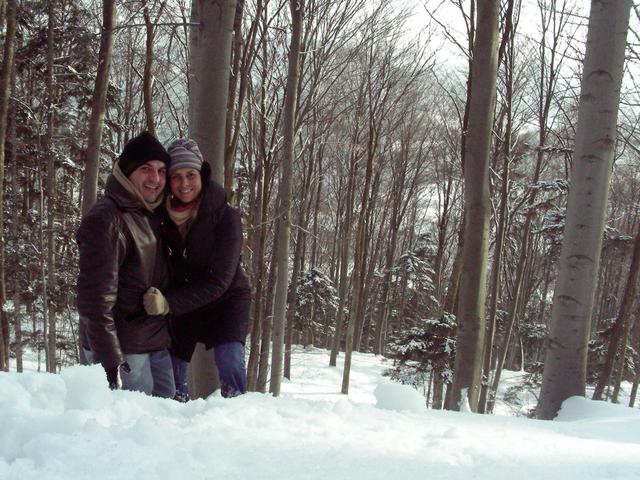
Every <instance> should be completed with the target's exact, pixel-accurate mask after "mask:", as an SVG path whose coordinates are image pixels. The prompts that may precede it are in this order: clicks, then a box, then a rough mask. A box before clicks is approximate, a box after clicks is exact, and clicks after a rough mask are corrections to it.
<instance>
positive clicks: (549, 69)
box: [0, 0, 640, 418]
mask: <svg viewBox="0 0 640 480" xmlns="http://www.w3.org/2000/svg"><path fill="white" fill-rule="evenodd" d="M596 4H597V5H596ZM639 20H640V5H633V4H632V2H631V1H627V0H625V1H620V2H596V1H594V2H593V4H592V5H591V8H590V5H589V2H584V1H572V0H479V1H475V0H424V1H421V2H403V1H400V0H397V1H392V2H390V1H386V0H290V1H287V0H219V1H217V2H205V1H202V0H193V2H191V1H187V0H122V1H119V2H116V1H115V0H103V1H101V2H98V1H95V0H83V1H73V0H47V1H45V0H4V1H2V2H1V10H0V25H1V26H2V38H1V44H2V45H3V47H2V48H3V56H2V73H1V76H0V145H3V148H0V186H1V188H0V207H1V208H0V238H2V248H1V249H0V306H2V308H1V312H0V313H1V315H0V322H1V328H0V370H5V371H9V369H10V365H15V368H14V370H15V371H18V372H21V371H22V369H23V358H24V355H25V354H26V352H33V353H34V354H37V359H38V367H39V368H40V365H41V368H42V370H43V371H47V372H52V373H55V372H59V371H60V369H61V368H62V367H64V366H68V365H73V364H77V363H79V362H80V361H81V358H80V352H79V349H78V332H77V331H78V313H77V310H76V292H75V288H76V287H75V286H76V279H77V276H78V251H77V246H76V243H75V232H76V230H77V229H78V226H79V224H80V221H81V219H82V215H83V213H86V211H87V210H88V209H89V208H90V207H91V205H92V204H93V203H94V202H95V200H96V197H97V196H100V194H101V192H102V190H103V188H104V181H105V179H106V176H107V175H108V174H109V173H110V172H111V169H112V166H113V162H114V161H115V159H116V158H117V156H118V154H119V152H121V151H122V148H123V146H124V144H125V143H126V142H127V140H129V139H130V138H132V137H134V136H135V135H137V134H138V133H140V132H141V131H144V130H148V131H150V132H152V133H153V134H154V135H156V136H157V137H158V139H160V141H161V142H162V143H163V144H168V143H169V142H170V141H172V140H174V139H176V138H184V137H191V138H194V139H196V140H197V141H198V143H199V144H200V145H201V148H202V151H203V153H205V159H206V160H207V161H208V162H209V163H210V164H211V166H212V170H213V173H214V177H215V178H216V180H217V181H218V182H219V183H221V184H222V185H223V186H224V188H225V189H226V191H227V195H228V198H229V199H230V202H231V204H232V205H234V206H235V207H237V208H238V209H239V210H240V211H241V213H242V218H243V228H244V233H245V242H244V247H243V265H244V269H245V272H246V273H247V274H248V276H249V278H250V281H251V285H252V289H253V304H252V307H251V322H252V323H251V328H250V336H249V337H248V338H247V343H246V352H247V371H248V376H249V388H250V390H252V391H258V392H267V391H270V392H271V393H273V394H274V395H276V396H277V395H278V394H279V389H280V385H279V383H280V381H281V378H282V377H286V378H290V376H291V351H292V345H303V346H315V347H317V348H323V349H327V350H330V352H331V354H330V362H331V364H332V365H334V366H335V365H336V358H337V357H338V356H342V355H344V359H345V363H344V373H343V381H342V392H343V393H345V394H347V393H348V392H349V365H350V358H351V354H352V352H353V351H357V352H369V353H374V354H376V355H382V356H385V357H388V358H390V359H392V360H393V367H392V368H390V370H389V372H388V373H389V375H390V376H391V378H392V379H394V380H397V381H400V382H402V383H405V384H409V385H412V386H414V387H416V388H418V389H419V390H420V391H424V392H425V396H426V398H425V402H426V405H427V406H428V407H429V408H433V409H442V408H447V409H452V410H459V409H460V405H461V403H460V401H461V399H462V400H464V398H462V397H464V396H465V395H468V398H467V400H468V401H469V404H470V408H471V410H472V411H477V412H482V413H491V412H492V411H493V406H494V402H495V394H496V391H497V389H498V387H499V385H500V382H501V376H502V372H503V371H504V370H523V371H525V372H526V373H527V377H528V379H529V382H531V384H533V385H536V386H537V387H538V388H539V387H540V385H542V393H541V399H544V398H546V397H544V395H550V396H551V397H553V398H554V400H549V401H548V402H547V405H546V406H545V408H544V410H543V411H541V410H540V407H539V409H538V412H535V411H533V412H531V415H532V416H536V415H537V416H538V417H539V418H552V417H553V416H554V415H555V413H556V412H557V409H558V407H559V405H558V404H557V401H556V400H557V398H560V400H559V401H562V400H564V399H565V398H568V396H570V395H575V394H581V395H583V396H584V395H585V388H586V386H589V387H590V388H592V389H593V398H594V399H603V400H608V401H611V402H614V403H617V402H618V400H619V396H620V389H621V385H623V384H624V382H628V384H629V385H632V390H631V392H630V394H629V397H630V406H634V404H635V403H636V392H637V388H638V383H639V382H640V322H639V321H637V318H638V315H639V314H640V303H638V302H636V301H635V298H636V287H637V285H636V284H637V276H638V269H639V262H640V216H639V215H640V174H639V173H638V172H639V171H640V169H639V168H638V167H639V162H640V155H639V153H640V109H639V108H638V106H639V105H640V85H639V84H638V82H639V81H640V77H639V72H640V70H639V66H640V29H639V28H638V26H639V25H640V24H639ZM607 22H608V23H607ZM598 28H599V30H598ZM598 32H600V36H598ZM612 32H615V35H614V34H612ZM592 35H593V36H592ZM587 39H589V41H587ZM598 42H600V43H598ZM590 45H594V48H593V49H592V50H591V51H590V50H589V46H590ZM598 48H599V49H598ZM589 52H591V55H592V56H591V57H589V58H585V57H586V55H587V54H589ZM616 55H617V56H616ZM591 59H594V60H591ZM594 62H595V63H594ZM597 62H605V63H606V62H609V63H608V64H607V65H611V66H612V68H614V67H619V68H618V70H616V71H615V72H614V71H612V72H608V71H607V72H606V75H589V76H586V75H584V74H583V69H585V71H586V68H587V66H591V67H593V68H594V71H597V72H602V71H604V70H603V69H605V67H603V66H600V64H599V63H597ZM616 62H617V63H616ZM593 65H596V66H595V67H594V66H593ZM616 72H618V73H616ZM600 77H607V79H608V78H611V79H612V82H613V85H612V86H610V87H609V88H610V89H611V90H612V91H613V92H614V93H612V94H611V95H610V96H611V98H612V100H611V98H610V100H611V101H612V102H613V103H611V104H607V105H609V106H607V107H598V108H600V110H598V111H595V110H594V111H587V110H588V108H587V107H588V106H589V105H590V104H595V103H597V101H599V100H597V101H596V100H594V101H592V102H589V101H583V100H584V98H585V93H584V92H585V91H588V90H585V89H588V88H595V90H594V91H595V92H605V91H606V87H603V86H602V85H601V84H597V85H596V87H593V86H592V87H589V85H588V82H589V80H590V79H594V81H604V80H601V79H600ZM615 82H617V87H616V86H615V85H616V84H615ZM581 92H582V93H581ZM588 95H591V96H592V97H594V98H595V97H598V95H597V94H588ZM588 95H587V96H588ZM617 97H619V98H617ZM616 98H617V100H616ZM585 104H586V106H585ZM611 105H613V108H612V107H611ZM603 111H605V113H606V115H605V114H602V112H603ZM590 112H591V113H590ZM616 112H617V115H615V113H616ZM603 115H604V116H606V117H607V119H606V121H608V122H609V124H607V125H609V127H612V128H610V131H609V133H608V134H607V135H608V137H607V139H608V140H607V142H604V141H603V142H601V143H602V144H603V145H604V144H606V145H605V146H603V147H602V149H603V150H607V151H608V152H610V154H609V153H608V154H607V155H609V156H606V155H604V156H603V157H598V159H597V160H594V158H595V157H594V156H595V155H596V154H595V153H593V152H591V150H589V148H591V147H590V145H592V143H589V141H590V140H589V139H590V138H592V137H590V135H596V134H595V133H593V132H591V129H596V128H598V127H599V126H600V125H601V124H602V122H604V121H605V120H602V119H601V118H600V117H602V116H603ZM603 128H604V127H603ZM598 148H600V147H598ZM578 152H579V154H578ZM605 157H606V158H605ZM607 159H609V160H607ZM583 162H586V163H585V164H587V165H589V166H588V167H585V166H584V165H583ZM581 165H582V166H581ZM593 165H595V166H593ZM598 167H599V168H600V169H599V170H598V172H600V173H598V172H595V169H596V168H598ZM589 168H592V169H593V170H589ZM581 172H582V174H583V176H586V180H584V184H585V185H586V184H588V183H589V182H593V184H594V186H595V189H596V190H597V192H596V193H594V194H593V197H594V198H593V200H594V201H593V202H590V203H589V205H590V206H591V203H593V204H597V205H595V207H598V205H600V207H599V208H600V210H599V212H600V213H598V212H595V213H593V214H589V213H588V212H587V209H581V208H580V207H575V206H574V207H573V208H571V205H578V203H576V202H579V200H578V199H577V196H578V195H580V192H582V190H584V189H581V188H579V187H577V186H576V185H581V184H579V183H578V181H579V180H580V177H579V175H580V173H581ZM585 188H586V189H587V190H588V187H585ZM586 194H587V195H591V193H590V192H587V193H586ZM571 195H575V196H576V199H575V200H571V198H572V197H571ZM572 202H573V203H572ZM598 202H599V203H598ZM575 215H583V217H585V218H582V217H581V218H580V219H578V220H576V219H575ZM588 218H590V219H592V220H588ZM587 221H593V222H595V227H593V228H590V227H589V228H586V230H588V231H589V232H588V233H585V231H586V230H585V229H582V227H584V226H585V225H584V224H585V222H587ZM598 222H599V223H598ZM576 225H578V226H579V227H580V228H578V227H577V226H576ZM565 227H566V228H565ZM589 235H591V236H589ZM568 239H571V240H570V241H569V240H568ZM581 240H584V241H585V242H587V241H589V242H591V243H590V246H589V248H591V251H592V252H593V258H589V259H588V261H583V260H580V259H583V258H587V257H588V255H587V254H586V253H580V254H579V255H578V254H575V253H573V254H572V253H571V252H569V251H568V250H567V253H565V250H564V249H568V248H570V247H567V246H566V245H567V244H571V245H576V244H578V243H579V242H580V241H581ZM563 241H564V244H563ZM580 248H582V247H580ZM565 255H568V256H567V257H566V258H568V259H569V260H566V261H564V260H563V258H565V257H564V256H565ZM572 255H573V256H572ZM572 258H578V260H576V262H577V263H576V264H574V263H571V262H572V260H571V259H572ZM585 263H588V264H589V266H585V270H580V269H581V268H582V267H583V265H584V264H585ZM567 265H568V266H567ZM576 265H577V266H576ZM563 266H564V267H563ZM587 267H588V268H587ZM572 269H573V270H572ZM566 271H569V273H566ZM563 272H565V273H563ZM571 272H573V273H571ZM575 272H578V273H577V275H576V274H575ZM585 272H586V273H585ZM563 275H564V276H563ZM567 275H568V276H569V277H571V278H570V279H569V280H566V278H569V277H567ZM572 275H573V276H572ZM565 277H566V278H565ZM574 277H578V280H579V281H581V282H583V283H582V284H580V285H577V286H576V285H575V283H574V284H571V285H573V286H574V287H575V288H577V290H578V291H579V292H582V293H580V294H581V295H584V300H583V299H582V297H580V299H577V298H578V297H577V296H576V295H577V294H573V293H571V294H570V293H566V291H568V290H567V289H569V288H571V285H569V283H567V282H569V281H573V282H575V278H574ZM567 285H569V286H567ZM561 289H565V290H561ZM554 292H555V294H556V297H555V298H556V300H555V301H554ZM558 292H560V293H558ZM574 297H575V298H574ZM567 298H569V299H570V301H569V300H566V299H567ZM572 302H573V303H575V304H577V305H579V308H578V307H576V308H578V310H579V311H580V313H579V314H572V313H567V311H566V309H568V308H570V306H569V307H567V306H566V304H572ZM563 308H564V309H565V310H562V309H563ZM556 310H557V311H556ZM562 315H578V316H579V319H578V320H577V321H575V322H574V323H571V324H569V322H568V321H564V320H563V319H562ZM572 318H573V317H572ZM574 320H575V318H574ZM562 321H564V327H563V324H562ZM554 322H555V323H554ZM575 324H579V326H578V327H576V325H575ZM562 328H564V329H565V330H567V331H566V332H564V331H562ZM563 335H564V337H563ZM569 337H570V338H569ZM560 338H565V339H567V338H569V339H570V341H571V342H574V343H573V344H572V346H571V347H570V348H568V349H567V350H570V351H571V352H573V353H572V354H571V355H572V358H571V359H566V358H564V357H563V358H560V357H559V356H558V357H556V356H555V354H554V353H553V347H554V345H557V344H559V343H561V341H560V340H559V339H560ZM549 352H552V353H549ZM197 355H200V356H206V355H208V354H207V353H205V352H204V351H199V352H197ZM574 357H575V358H574ZM548 358H549V359H552V360H549V359H548ZM552 361H553V363H552V364H551V363H550V362H552ZM572 362H575V365H574V364H573V363H572ZM205 363H206V362H205ZM198 364H199V363H198V361H197V360H194V362H193V364H192V367H193V368H194V369H195V368H197V366H198ZM568 365H570V368H571V372H572V373H568V374H567V373H566V372H565V373H562V374H558V373H557V372H558V370H557V369H558V368H560V370H561V369H562V367H563V366H568ZM547 369H548V371H547ZM543 372H544V373H543ZM554 372H555V376H553V375H554ZM196 374H197V373H196ZM558 375H559V376H558ZM562 375H568V376H569V377H563V376H562ZM545 377H546V378H545ZM554 378H555V379H556V380H555V381H560V382H561V383H562V384H563V385H566V388H568V389H569V390H570V391H569V392H567V391H564V390H562V388H561V387H559V386H558V385H557V384H553V381H554V380H553V379H554ZM567 378H570V379H571V380H570V381H567ZM558 379H560V380H558ZM574 380H575V381H574ZM545 382H546V383H545ZM580 392H581V393H580ZM201 395H204V393H201ZM556 397H557V398H556ZM554 402H555V403H554Z"/></svg>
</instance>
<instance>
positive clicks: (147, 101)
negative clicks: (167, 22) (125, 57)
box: [142, 0, 164, 137]
mask: <svg viewBox="0 0 640 480" xmlns="http://www.w3.org/2000/svg"><path fill="white" fill-rule="evenodd" d="M142 4H143V5H144V7H143V9H142V13H143V16H144V25H145V29H146V32H147V38H146V42H145V47H146V49H145V52H146V53H145V57H144V74H143V76H142V94H143V103H144V114H145V117H146V119H147V130H149V132H151V134H152V135H153V136H154V137H157V134H156V123H155V120H154V118H153V75H152V74H151V69H152V68H153V42H154V38H155V32H154V26H153V22H152V21H151V15H150V14H149V6H148V4H147V0H143V2H142ZM163 8H164V2H162V3H161V4H160V13H158V16H160V14H161V13H162V9H163Z"/></svg>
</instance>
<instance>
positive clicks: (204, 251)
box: [162, 177, 251, 360]
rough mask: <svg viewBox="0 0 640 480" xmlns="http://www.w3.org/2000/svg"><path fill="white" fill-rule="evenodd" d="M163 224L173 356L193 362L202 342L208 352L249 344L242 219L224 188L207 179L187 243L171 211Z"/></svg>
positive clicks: (248, 290)
mask: <svg viewBox="0 0 640 480" xmlns="http://www.w3.org/2000/svg"><path fill="white" fill-rule="evenodd" d="M205 178H206V177H205ZM162 223H163V232H164V237H165V242H166V245H167V250H168V258H169V268H170V272H171V273H170V276H171V286H170V288H169V290H168V291H167V292H166V297H167V300H168V302H169V307H170V308H171V314H172V316H173V319H172V328H173V331H174V346H173V353H174V354H177V355H178V356H180V357H182V358H184V359H185V360H190V357H191V353H192V352H193V348H194V346H195V342H196V341H198V342H202V343H204V344H206V346H207V347H208V348H210V347H212V346H216V345H219V344H220V343H226V342H235V341H237V342H242V343H244V341H245V337H246V336H247V331H248V323H249V309H250V308H251V288H250V287H249V282H248V281H247V278H246V277H245V275H244V273H243V271H242V267H241V266H240V254H241V250H242V226H241V221H240V214H239V213H238V211H237V210H236V209H234V208H233V207H231V206H230V205H229V204H227V198H226V194H225V191H224V189H223V188H222V187H221V186H220V185H218V184H217V183H215V182H206V181H205V180H203V190H202V198H201V200H200V206H199V208H198V213H197V216H196V218H195V220H194V221H193V224H192V225H191V227H190V228H189V231H188V233H187V236H186V239H185V240H183V239H182V237H181V236H180V233H179V232H178V228H177V227H176V225H175V224H174V223H173V222H172V221H171V220H170V219H169V217H168V215H167V213H166V211H165V212H164V219H163V222H162Z"/></svg>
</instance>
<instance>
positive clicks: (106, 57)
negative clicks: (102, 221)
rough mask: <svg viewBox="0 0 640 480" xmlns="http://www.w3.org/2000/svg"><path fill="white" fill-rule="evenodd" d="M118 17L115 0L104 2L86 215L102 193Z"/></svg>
mask: <svg viewBox="0 0 640 480" xmlns="http://www.w3.org/2000/svg"><path fill="white" fill-rule="evenodd" d="M115 18H116V2H115V0H103V1H102V32H101V33H100V51H99V52H98V71H97V73H96V82H95V86H94V88H93V96H92V98H91V118H90V119H89V134H88V138H87V156H86V166H85V171H84V179H83V183H82V215H85V214H86V213H87V212H88V211H89V210H91V207H92V206H93V204H94V203H96V198H97V195H98V174H99V169H100V143H101V142H102V127H103V126H104V114H105V109H106V103H107V88H108V86H109V71H110V70H111V56H112V51H113V27H114V24H115Z"/></svg>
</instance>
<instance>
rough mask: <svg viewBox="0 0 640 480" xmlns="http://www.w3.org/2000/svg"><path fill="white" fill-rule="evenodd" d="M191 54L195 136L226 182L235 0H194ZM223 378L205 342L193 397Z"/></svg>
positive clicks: (194, 368) (195, 363)
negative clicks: (228, 104)
mask: <svg viewBox="0 0 640 480" xmlns="http://www.w3.org/2000/svg"><path fill="white" fill-rule="evenodd" d="M191 9H192V10H191V22H192V23H194V24H196V25H195V26H193V27H192V29H191V31H190V33H191V36H190V44H191V50H190V52H191V57H190V59H189V65H190V78H189V86H190V91H189V136H190V137H191V138H193V139H194V140H195V141H196V142H197V143H198V146H199V147H200V151H201V152H202V155H203V157H204V159H205V161H207V162H208V163H209V164H210V165H211V174H212V178H213V179H214V180H215V181H216V182H218V183H219V184H221V185H224V153H225V125H226V111H227V95H228V92H229V66H230V61H231V41H232V38H233V20H234V17H235V12H236V2H235V0H224V1H220V2H210V1H205V0H193V3H192V5H191ZM218 385H219V381H218V378H217V370H216V367H215V362H214V358H213V349H211V350H209V351H206V350H205V348H204V345H203V344H201V343H199V344H198V345H197V347H196V351H195V352H194V355H193V358H192V360H191V364H190V391H191V392H192V396H193V398H203V397H207V396H208V395H209V394H210V393H211V392H213V391H214V390H215V389H216V388H218Z"/></svg>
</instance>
